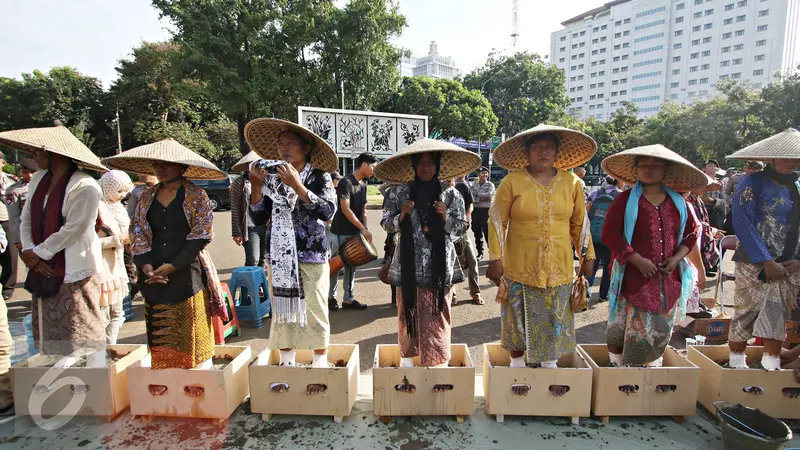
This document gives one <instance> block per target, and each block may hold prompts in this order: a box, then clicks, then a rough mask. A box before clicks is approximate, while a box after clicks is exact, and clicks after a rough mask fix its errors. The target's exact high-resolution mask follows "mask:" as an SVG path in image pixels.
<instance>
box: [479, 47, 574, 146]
mask: <svg viewBox="0 0 800 450" xmlns="http://www.w3.org/2000/svg"><path fill="white" fill-rule="evenodd" d="M464 86H466V87H467V88H468V89H476V90H478V91H479V92H482V93H483V95H485V96H486V98H487V99H489V102H490V103H491V105H492V109H493V110H494V113H495V114H496V115H497V118H498V119H499V127H498V130H497V131H498V133H505V134H506V136H513V135H514V134H516V133H519V132H520V131H524V130H526V129H528V128H532V127H534V126H536V125H538V124H540V123H543V122H548V123H549V122H552V121H553V120H556V119H558V118H559V117H562V116H563V115H564V109H565V108H566V107H567V105H569V97H567V95H566V86H565V79H564V73H563V72H562V71H561V70H560V69H559V68H558V67H556V66H555V65H553V64H547V63H545V62H544V61H543V60H542V58H541V57H540V56H539V55H538V54H535V53H528V52H523V53H517V54H515V55H512V56H499V55H494V54H493V55H489V59H488V61H487V62H486V64H485V65H484V66H483V67H481V68H478V69H476V70H475V71H473V72H472V73H470V74H468V75H467V76H466V77H465V78H464Z"/></svg>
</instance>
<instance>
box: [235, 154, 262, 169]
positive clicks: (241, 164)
mask: <svg viewBox="0 0 800 450" xmlns="http://www.w3.org/2000/svg"><path fill="white" fill-rule="evenodd" d="M257 159H261V157H260V156H258V153H256V152H254V151H251V152H250V153H248V154H246V155H244V156H243V157H242V159H240V160H239V161H236V164H234V165H233V167H231V172H247V170H248V168H249V167H250V163H251V162H253V161H255V160H257Z"/></svg>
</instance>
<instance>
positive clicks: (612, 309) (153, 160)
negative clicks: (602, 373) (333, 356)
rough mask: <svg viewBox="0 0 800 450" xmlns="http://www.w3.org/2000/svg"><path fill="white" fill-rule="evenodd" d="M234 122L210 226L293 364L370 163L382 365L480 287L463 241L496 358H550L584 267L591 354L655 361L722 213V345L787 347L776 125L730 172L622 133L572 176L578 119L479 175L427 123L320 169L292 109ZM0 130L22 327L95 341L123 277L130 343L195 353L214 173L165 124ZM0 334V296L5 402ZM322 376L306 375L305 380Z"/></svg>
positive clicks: (782, 139) (321, 147) (57, 340)
mask: <svg viewBox="0 0 800 450" xmlns="http://www.w3.org/2000/svg"><path fill="white" fill-rule="evenodd" d="M244 136H245V138H246V140H247V143H248V144H249V146H250V149H251V150H252V151H251V153H250V154H248V155H246V156H245V157H243V158H242V159H241V160H240V161H239V162H237V164H236V165H234V167H233V170H234V171H237V172H240V173H241V174H240V175H239V176H238V177H237V178H236V179H235V180H234V181H233V183H232V184H231V205H232V214H231V221H232V223H231V225H232V229H231V235H232V236H231V237H232V239H233V241H234V243H235V244H236V245H239V246H242V247H243V250H244V259H243V263H244V265H246V266H260V267H263V268H264V270H265V271H266V273H267V275H268V278H269V282H270V283H269V284H270V286H269V288H270V298H271V301H272V320H271V329H270V336H269V342H268V348H269V349H272V350H277V351H278V352H279V353H280V365H282V366H295V365H296V364H297V360H296V351H297V350H312V351H313V361H312V363H311V367H314V368H318V367H328V366H329V362H328V360H327V348H328V346H329V344H330V315H329V313H330V311H332V310H337V309H339V308H342V309H353V310H364V309H365V308H367V305H366V304H363V303H361V302H359V301H358V300H357V299H356V291H357V289H356V288H357V286H356V285H355V273H356V270H357V267H354V266H351V265H346V266H345V268H344V276H343V286H344V295H343V301H342V303H341V306H340V305H339V303H338V301H337V290H338V284H339V283H338V279H339V273H338V272H337V271H336V270H335V269H331V267H330V266H329V260H330V259H331V258H332V257H334V256H337V255H343V253H344V252H345V251H346V247H347V243H348V242H351V241H352V240H353V239H362V240H363V241H364V242H365V243H366V245H367V246H369V247H374V245H373V240H374V237H373V234H372V232H371V231H370V229H369V228H368V222H367V214H366V206H367V185H366V182H367V180H370V179H372V178H373V177H374V178H377V179H379V180H382V181H383V182H384V183H385V184H384V185H383V186H381V189H380V190H381V193H382V194H383V196H384V203H383V212H382V215H381V220H380V226H381V227H382V228H383V229H384V230H385V231H386V233H387V240H386V242H385V243H384V244H385V245H384V250H385V255H384V259H383V267H382V270H381V275H380V278H381V279H382V280H383V281H384V282H385V283H387V284H388V285H389V286H390V289H391V291H392V302H393V303H396V306H397V330H398V344H399V350H400V356H401V360H400V361H399V366H400V367H413V366H414V365H418V366H425V367H444V366H447V364H448V361H449V360H450V357H451V355H450V343H451V337H450V335H451V328H452V314H451V307H452V305H453V304H455V303H456V301H457V296H456V294H455V287H456V285H458V284H460V283H462V282H464V281H467V284H468V287H469V293H470V296H471V298H472V300H473V301H474V302H475V303H477V304H484V299H483V297H482V296H481V290H480V283H479V261H481V260H482V259H483V258H484V254H485V253H484V250H486V251H487V254H488V260H489V261H488V267H487V269H486V273H485V276H486V277H487V278H488V279H489V280H491V281H492V282H494V283H495V284H496V285H497V286H498V292H497V296H496V301H497V302H498V303H499V306H500V308H499V309H500V329H501V333H500V335H501V346H502V347H503V348H504V349H505V350H507V351H508V352H509V355H510V361H511V362H510V366H511V367H513V368H524V367H540V368H556V367H558V361H559V359H560V358H562V357H563V356H564V355H567V354H569V353H571V352H573V351H574V350H575V346H576V332H575V314H577V313H580V312H582V311H583V310H584V309H585V307H586V306H585V305H586V298H585V297H584V296H583V294H582V293H581V292H582V291H581V289H579V287H580V284H581V283H582V280H583V279H584V278H585V279H587V280H589V286H593V285H594V284H595V281H596V280H595V275H596V274H597V271H598V270H599V269H601V268H602V272H603V273H602V278H601V281H600V283H599V301H600V302H604V301H608V309H609V316H608V323H607V331H606V343H607V345H608V359H609V364H610V365H611V366H617V367H622V366H643V367H660V366H662V364H663V358H662V355H663V353H664V351H665V349H666V347H667V345H668V343H669V341H670V338H671V334H672V328H673V326H674V324H675V322H676V320H678V319H681V318H682V317H683V316H684V315H685V314H687V313H688V314H696V313H699V312H702V311H704V310H705V309H707V308H708V306H707V305H704V304H703V303H702V302H700V292H701V291H702V289H703V288H705V287H706V282H707V279H708V278H710V277H713V276H715V275H716V273H717V271H718V270H720V269H719V266H720V260H721V256H722V255H721V252H720V251H719V248H720V246H719V244H718V243H719V240H720V239H722V238H723V237H724V236H726V235H736V236H737V237H738V246H736V247H735V248H736V249H735V254H734V256H733V260H734V261H735V264H736V290H735V296H734V297H735V304H736V307H735V314H734V316H733V319H732V323H731V330H730V343H729V346H730V366H731V367H733V368H747V367H748V365H747V362H746V361H745V356H744V350H745V348H746V346H747V345H748V341H750V339H751V338H754V337H758V338H760V339H762V340H763V345H764V348H765V352H764V355H763V357H762V359H761V361H760V367H761V368H764V369H767V370H774V369H778V368H780V367H781V360H780V357H781V353H782V351H783V352H784V356H786V355H787V354H789V355H793V356H794V357H796V356H797V355H796V353H797V352H798V351H797V350H793V351H792V352H788V353H787V351H786V350H785V349H782V343H783V341H784V336H785V331H786V330H785V322H786V321H787V320H789V319H790V317H791V314H792V311H793V310H796V309H797V301H798V294H800V183H798V176H797V174H796V173H795V172H796V170H797V169H798V166H800V133H799V132H797V131H796V130H787V131H786V132H783V133H780V134H778V135H776V136H773V137H771V138H769V139H766V140H764V141H761V142H759V143H756V144H754V145H752V146H750V147H747V148H745V149H743V150H741V151H739V152H737V153H735V154H734V155H731V158H734V159H741V160H745V161H746V162H745V165H744V170H745V172H744V173H735V172H733V171H731V170H729V171H727V172H726V171H723V170H722V169H721V168H720V164H719V163H718V162H717V161H714V160H709V161H707V163H706V164H705V165H704V166H703V168H702V170H700V169H698V168H697V167H695V166H694V165H692V164H691V163H690V162H689V161H687V160H686V159H684V158H682V157H681V156H680V155H678V154H677V153H675V152H673V151H671V150H669V149H667V148H665V147H663V146H660V145H652V146H646V147H639V148H634V149H630V150H626V151H623V152H620V153H617V154H614V155H612V156H609V157H608V158H606V159H605V160H603V162H602V167H603V170H604V171H605V173H606V174H607V178H606V180H605V183H604V184H603V186H601V187H600V189H598V190H596V191H594V192H591V193H589V192H587V190H586V185H585V184H584V182H583V181H582V177H583V175H585V170H582V169H581V168H582V166H583V165H584V164H586V163H587V162H588V161H589V160H591V159H592V157H593V156H594V155H595V152H596V150H597V145H596V143H595V141H594V140H593V139H592V138H591V137H590V136H588V135H586V134H584V133H581V132H578V131H575V130H571V129H567V128H562V127H557V126H550V125H539V126H537V127H535V128H532V129H530V130H526V131H524V132H521V133H519V134H517V135H516V136H514V137H513V138H511V139H509V140H507V141H505V142H503V143H502V144H501V145H500V146H499V147H498V148H497V149H496V150H495V151H494V155H493V157H494V161H495V162H496V164H498V165H500V166H501V167H503V168H505V169H508V170H509V171H510V173H509V174H508V175H507V176H505V177H504V178H503V179H502V181H501V182H500V183H499V186H497V188H495V184H494V183H493V182H492V181H491V180H490V179H489V170H488V169H486V168H485V167H481V166H480V164H481V160H480V158H479V156H478V155H476V154H475V153H473V152H469V151H467V150H464V149H462V148H460V147H457V146H455V145H453V144H450V143H447V142H445V141H439V140H433V139H421V140H419V141H417V142H415V143H413V144H411V145H409V146H407V147H405V148H403V149H401V150H399V151H398V152H396V154H394V155H393V156H391V157H389V158H387V159H385V160H383V161H380V162H379V161H378V160H377V159H376V158H375V156H374V155H372V154H369V153H365V154H362V155H360V156H358V158H357V159H356V160H355V167H354V171H353V172H352V173H351V174H348V175H346V176H344V177H342V176H340V175H339V174H338V173H337V172H336V170H337V168H338V167H339V164H338V160H337V157H336V153H335V152H334V150H333V149H332V148H331V147H330V145H328V143H327V142H326V141H325V140H323V139H322V138H320V137H319V136H317V135H315V134H314V133H312V132H311V131H309V130H307V129H306V128H304V127H302V126H300V125H297V124H294V123H291V122H287V121H283V120H278V119H266V118H265V119H256V120H254V121H251V122H250V123H248V124H247V126H246V127H245V128H244ZM0 144H3V145H5V146H8V147H11V148H15V149H18V150H21V151H23V152H26V153H28V154H30V155H31V156H33V159H20V160H19V166H18V167H19V180H18V181H16V182H14V181H13V180H10V179H9V178H8V176H7V175H6V174H3V175H2V176H0V194H2V195H3V198H4V199H5V202H4V204H3V203H0V204H3V206H2V208H1V209H0V225H2V228H1V229H0V251H2V255H3V256H2V257H0V265H2V275H0V282H2V284H3V296H4V297H5V298H7V295H10V292H11V291H13V288H14V285H15V283H14V277H15V271H14V269H13V264H14V263H15V262H16V260H17V252H18V254H19V257H20V258H21V259H22V261H23V262H24V264H25V266H26V268H27V270H28V272H27V276H26V279H25V289H26V290H28V291H29V292H31V294H32V301H31V311H32V318H33V331H34V340H35V343H36V346H37V349H38V350H39V351H40V352H42V353H43V354H55V355H67V356H68V357H70V358H78V357H81V356H82V355H85V354H87V353H88V352H91V351H93V350H95V349H97V348H102V347H103V346H104V345H106V344H107V343H114V342H116V340H117V336H118V334H119V330H120V327H121V325H122V323H123V322H124V320H125V316H124V311H123V304H124V302H126V301H129V300H130V298H131V296H133V295H136V293H137V292H140V293H141V295H142V296H143V298H144V304H145V325H146V332H147V344H148V347H149V349H150V353H149V355H148V356H147V357H146V359H145V361H144V365H145V366H149V367H151V368H152V369H165V368H182V369H194V370H198V369H199V370H205V369H209V368H211V367H212V356H213V353H214V340H213V327H212V317H213V316H219V317H221V318H222V319H223V320H227V314H228V311H227V308H226V307H225V305H224V303H223V298H222V287H221V284H220V281H219V278H218V274H217V271H216V268H215V266H214V263H213V261H212V259H211V256H210V254H209V252H208V250H207V246H208V244H209V243H210V242H211V240H212V239H213V238H214V235H213V220H214V214H213V208H212V205H211V203H210V202H209V199H208V196H207V195H206V193H205V191H204V190H203V189H201V188H199V187H198V186H196V185H195V184H194V183H192V182H191V180H198V179H218V178H222V177H226V176H227V175H226V174H225V173H224V172H223V171H221V170H220V169H219V168H217V167H216V166H214V165H213V164H212V163H210V162H209V161H207V160H206V159H204V158H202V157H201V156H199V155H197V154H196V153H194V152H192V151H191V150H190V149H188V148H186V147H184V146H183V145H181V144H179V143H178V142H176V141H174V140H171V139H167V140H164V141H159V142H155V143H151V144H148V145H144V146H141V147H137V148H135V149H131V150H128V151H126V152H123V153H122V154H119V155H117V156H113V157H111V158H106V159H105V160H104V161H102V162H101V161H100V160H99V159H98V158H97V157H96V156H95V155H94V154H92V153H91V151H90V150H89V149H88V148H86V147H85V146H84V145H83V144H82V143H81V142H80V141H78V140H77V139H76V138H75V137H74V136H72V135H71V134H70V133H69V131H67V130H66V129H65V128H63V127H53V128H45V129H31V130H16V131H11V132H5V133H0ZM763 162H766V165H765V164H764V163H763ZM109 168H111V169H112V170H108V169H109ZM86 169H89V170H91V171H99V172H100V173H102V175H101V176H100V177H99V179H97V180H96V179H95V177H93V176H92V175H90V174H89V173H87V172H86ZM576 169H577V170H576ZM476 171H477V179H476V180H474V181H472V182H471V183H470V182H467V181H466V180H465V178H464V177H465V176H466V175H468V174H471V173H475V172H476ZM128 173H133V174H136V175H137V176H138V179H139V181H140V182H141V184H140V185H139V186H138V187H135V186H134V183H133V181H132V180H131V178H130V176H129V175H128ZM718 178H721V180H718ZM28 194H30V197H31V198H30V200H28V199H27V197H28V196H29V195H28ZM125 198H128V200H127V207H126V206H124V205H123V203H122V201H123V199H125ZM470 229H471V230H472V232H473V239H470V237H469V236H468V231H469V230H470ZM7 260H8V261H7ZM9 261H10V262H9ZM576 261H578V263H577V264H576ZM9 351H10V335H9V331H8V318H7V309H6V305H5V301H0V414H2V413H3V412H5V413H8V411H9V408H11V407H12V406H11V405H12V403H13V400H12V399H11V396H10V394H9V393H8V391H9V386H8V375H7V371H8V361H9V358H8V357H9V355H10V353H9ZM160 388H163V386H162V387H160V386H151V390H154V389H155V390H158V389H160ZM287 388H288V386H287V385H286V384H285V383H276V384H274V385H273V386H271V389H273V390H275V391H281V390H285V389H287ZM406 388H408V387H406ZM324 389H325V387H324V386H323V385H309V386H308V393H309V394H316V393H319V392H322V391H324ZM444 389H447V386H446V385H441V386H440V385H437V386H436V387H435V388H434V390H435V391H436V390H444ZM529 389H530V387H529V386H527V387H526V386H515V387H514V389H513V391H514V393H516V394H519V395H527V393H528V392H527V391H528V390H529ZM550 390H551V392H552V393H553V395H563V394H564V393H565V392H566V390H565V387H564V386H558V385H553V386H551V388H550ZM154 394H156V395H157V394H158V392H154Z"/></svg>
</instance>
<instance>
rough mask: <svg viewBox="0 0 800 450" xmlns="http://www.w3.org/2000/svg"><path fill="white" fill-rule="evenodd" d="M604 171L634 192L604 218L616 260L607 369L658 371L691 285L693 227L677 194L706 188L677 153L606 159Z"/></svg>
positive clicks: (645, 151)
mask: <svg viewBox="0 0 800 450" xmlns="http://www.w3.org/2000/svg"><path fill="white" fill-rule="evenodd" d="M602 166H603V170H604V171H605V172H606V173H608V174H609V175H611V176H613V177H614V178H617V179H620V180H623V181H625V182H627V183H632V184H634V186H633V189H631V190H630V191H626V192H623V193H622V194H620V195H619V196H618V197H617V198H616V199H615V200H614V201H613V202H612V203H611V206H610V207H609V209H608V213H607V214H606V222H605V225H604V227H603V242H604V243H605V244H606V245H608V247H609V248H610V249H611V252H612V253H613V256H614V265H613V267H612V269H611V271H612V272H611V289H610V292H609V313H608V328H607V331H606V342H607V343H608V352H609V359H610V364H611V365H612V366H616V367H622V366H649V367H661V366H662V365H663V356H662V355H663V354H664V351H665V349H666V347H667V344H668V343H669V339H670V336H671V335H672V326H673V324H674V323H675V320H676V318H681V317H683V315H684V314H685V311H686V304H687V301H688V300H689V297H690V296H691V295H692V291H693V290H694V287H695V284H696V281H695V277H694V276H693V271H692V269H691V268H690V267H689V262H688V261H687V260H686V257H687V255H689V252H690V251H691V250H692V248H694V247H695V245H696V243H697V239H698V230H699V228H698V225H699V224H698V223H697V222H696V220H695V218H694V214H692V211H691V210H690V209H689V207H688V205H687V203H686V200H684V198H683V196H682V195H680V194H678V193H677V192H676V191H681V192H685V191H690V190H693V189H698V188H702V187H705V186H706V185H707V184H708V178H707V177H706V175H705V174H704V173H703V172H701V171H700V170H698V169H697V168H695V167H694V166H693V165H692V164H691V163H690V162H688V161H686V160H685V159H684V158H682V157H681V156H680V155H678V154H677V153H675V152H673V151H671V150H669V149H667V148H666V147H664V146H662V145H650V146H646V147H638V148H634V149H631V150H626V151H624V152H621V153H618V154H616V155H612V156H609V157H608V158H606V159H604V160H603V163H602Z"/></svg>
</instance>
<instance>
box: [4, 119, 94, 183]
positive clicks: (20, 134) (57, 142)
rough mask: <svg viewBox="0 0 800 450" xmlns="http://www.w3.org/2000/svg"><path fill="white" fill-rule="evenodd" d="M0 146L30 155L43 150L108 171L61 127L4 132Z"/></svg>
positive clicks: (87, 149)
mask: <svg viewBox="0 0 800 450" xmlns="http://www.w3.org/2000/svg"><path fill="white" fill-rule="evenodd" d="M0 144H2V145H6V146H8V147H11V148H15V149H17V150H21V151H23V152H27V153H31V154H33V153H34V152H35V151H36V150H45V151H48V152H51V153H57V154H59V155H63V156H66V157H68V158H71V159H72V160H73V161H75V163H76V164H77V165H79V166H81V167H85V168H88V169H94V170H100V171H103V172H105V171H106V170H108V168H106V167H105V166H103V163H101V162H100V158H98V157H97V155H95V154H94V153H92V151H91V150H89V148H88V147H86V146H85V145H83V142H81V141H79V140H78V138H76V137H75V136H73V134H72V133H70V131H69V130H68V129H66V128H65V127H63V126H55V127H45V128H26V129H24V130H13V131H5V132H3V133H0Z"/></svg>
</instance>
